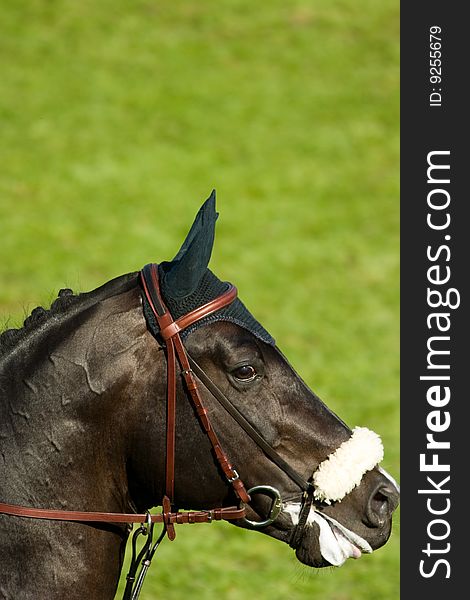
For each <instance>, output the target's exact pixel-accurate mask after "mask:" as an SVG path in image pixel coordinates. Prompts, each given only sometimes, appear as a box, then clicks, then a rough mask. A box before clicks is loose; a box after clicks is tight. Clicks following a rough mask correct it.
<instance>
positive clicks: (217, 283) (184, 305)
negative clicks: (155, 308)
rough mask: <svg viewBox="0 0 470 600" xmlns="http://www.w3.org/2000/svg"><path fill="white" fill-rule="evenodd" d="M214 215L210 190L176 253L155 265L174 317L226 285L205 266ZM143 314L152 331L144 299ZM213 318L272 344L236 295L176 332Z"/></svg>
mask: <svg viewBox="0 0 470 600" xmlns="http://www.w3.org/2000/svg"><path fill="white" fill-rule="evenodd" d="M218 216H219V215H218V213H217V212H216V210H215V190H213V191H212V193H211V195H210V197H209V198H208V199H207V200H206V202H204V204H203V205H202V207H201V208H200V210H199V212H198V213H197V215H196V218H195V220H194V223H193V224H192V226H191V229H190V231H189V233H188V235H187V236H186V239H185V241H184V242H183V245H182V246H181V249H180V250H179V252H178V254H177V255H176V256H175V258H174V259H173V260H172V261H171V262H163V263H160V265H159V267H158V275H159V278H160V286H161V292H162V295H163V300H164V302H165V304H166V305H167V307H168V309H169V311H170V313H171V315H172V317H173V319H175V320H176V319H178V318H179V317H181V316H183V315H185V314H187V313H189V312H190V311H192V310H195V309H196V308H199V307H200V306H202V305H203V304H206V302H210V301H211V300H213V299H214V298H217V297H218V296H220V295H221V294H222V293H223V292H225V291H226V290H227V289H228V287H229V284H228V283H227V282H225V281H221V280H220V279H219V278H218V277H217V276H216V275H214V273H212V271H211V270H210V269H208V267H207V265H208V264H209V259H210V257H211V253H212V247H213V244H214V236H215V222H216V220H217V217H218ZM144 313H145V316H146V319H147V321H148V322H149V324H150V325H151V327H152V329H153V330H154V331H155V329H158V328H157V324H156V322H155V317H154V316H153V313H152V311H151V310H150V307H149V306H148V303H147V301H146V300H144ZM215 321H230V322H231V323H235V324H236V325H239V326H240V327H243V328H244V329H247V330H248V331H250V332H251V333H252V334H253V335H255V336H256V337H257V338H258V339H260V340H262V341H263V342H266V343H267V344H271V345H274V343H275V342H274V339H273V338H272V337H271V336H270V335H269V333H268V332H267V331H266V330H265V329H264V327H263V326H262V325H261V324H260V323H258V321H257V320H256V319H255V318H254V317H253V315H252V314H251V313H250V312H249V311H248V310H247V308H246V307H245V305H244V304H243V302H241V301H240V300H239V299H238V298H236V299H235V300H234V301H233V302H232V303H231V304H230V305H228V306H226V307H224V308H222V309H220V310H218V311H217V312H216V313H214V314H213V315H210V316H208V317H205V318H204V319H201V320H200V321H197V322H196V323H194V324H193V325H191V326H190V327H188V328H187V329H185V330H184V331H182V332H181V334H180V335H181V337H182V338H183V339H184V338H185V337H186V336H187V335H188V334H189V333H191V332H192V331H194V330H195V329H198V328H199V327H202V326H203V325H206V324H207V323H213V322H215Z"/></svg>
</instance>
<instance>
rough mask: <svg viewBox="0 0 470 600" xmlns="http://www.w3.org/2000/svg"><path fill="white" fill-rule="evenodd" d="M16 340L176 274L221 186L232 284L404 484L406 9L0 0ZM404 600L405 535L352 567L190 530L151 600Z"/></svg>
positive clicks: (2, 160) (221, 247)
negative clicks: (101, 291) (38, 321)
mask: <svg viewBox="0 0 470 600" xmlns="http://www.w3.org/2000/svg"><path fill="white" fill-rule="evenodd" d="M0 7H1V11H0V25H1V35H0V48H1V51H0V67H1V73H2V83H1V88H0V118H1V121H0V122H1V138H0V139H1V143H0V165H1V166H0V315H1V318H0V326H15V325H18V324H19V323H21V321H22V319H23V318H24V316H25V315H26V314H27V313H29V312H30V310H31V309H32V308H34V307H35V306H36V305H38V304H43V305H48V304H49V303H50V302H51V300H52V299H53V298H54V296H55V295H56V293H57V291H58V289H59V288H61V287H72V288H73V289H74V290H76V291H84V290H89V289H92V288H94V287H96V286H98V285H100V284H101V283H103V282H105V281H107V280H109V279H111V278H112V277H114V276H116V275H119V274H121V273H125V272H129V271H133V270H136V269H138V268H139V267H140V266H142V265H143V264H145V263H147V262H150V261H159V260H163V259H169V258H171V257H172V256H173V255H174V254H175V253H176V251H177V250H178V248H179V244H180V242H181V241H182V239H183V237H184V235H185V233H186V231H187V228H188V226H189V225H190V223H191V222H192V219H193V216H194V214H195V212H196V211H197V209H198V208H199V205H200V203H201V202H202V201H203V200H204V199H205V198H206V197H207V195H208V194H209V192H210V190H211V189H212V188H213V187H215V188H217V191H218V209H219V211H220V213H221V216H220V219H219V222H218V230H217V238H216V249H215V252H214V256H213V260H212V263H211V265H212V268H213V270H214V271H215V272H216V273H217V274H218V275H219V276H220V277H221V278H225V279H228V280H232V281H233V282H234V283H236V284H237V286H238V288H239V290H240V295H241V298H242V299H243V301H244V302H245V303H246V305H247V306H248V307H249V308H250V309H251V310H252V312H253V313H254V314H255V315H256V316H257V317H258V319H259V320H260V321H261V322H262V323H263V324H264V325H265V326H266V328H267V329H268V330H269V331H270V332H271V333H272V334H273V336H274V337H275V338H276V339H277V341H278V344H279V346H280V347H281V348H282V350H283V351H284V353H285V354H286V355H287V356H288V357H289V359H290V361H291V362H292V363H293V364H294V365H295V367H296V368H297V370H298V371H299V373H300V374H301V375H302V377H303V378H304V379H305V380H306V381H307V383H308V384H309V385H310V386H311V387H312V388H313V389H314V390H315V391H316V392H317V393H318V394H319V395H320V396H321V397H322V398H323V399H324V400H325V401H326V402H327V404H328V405H329V406H330V407H331V408H332V409H333V410H334V411H335V412H336V413H338V414H339V415H340V416H341V417H342V418H343V419H344V420H345V421H346V422H347V423H348V424H349V425H351V426H354V425H366V426H368V427H370V428H372V429H374V430H376V431H377V432H379V433H380V434H381V435H382V436H383V440H384V444H385V449H386V455H385V460H384V463H383V465H384V467H385V468H386V469H387V470H389V471H390V472H391V473H392V474H393V475H395V476H398V469H399V444H398V423H399V404H398V390H399V387H398V382H399V355H398V348H399V345H398V341H399V330H398V325H399V324H398V320H399V306H398V299H399V280H398V278H399V262H398V260H399V258H398V244H399V237H398V235H399V231H398V222H399V209H398V192H399V182H398V159H399V145H398V134H399V132H398V117H399V103H398V82H399V72H398V66H399V47H398V41H399V31H398V28H399V5H398V2H396V1H395V0H393V1H392V0H382V2H375V1H372V0H359V1H357V0H356V1H354V0H331V1H330V2H328V3H326V2H320V1H319V0H316V1H315V0H314V1H312V0H296V1H293V2H289V3H286V2H282V1H280V0H271V1H270V2H266V3H264V4H260V3H252V2H248V1H247V0H234V1H229V0H223V1H221V0H219V1H218V2H216V1H215V0H210V1H206V2H195V1H194V0H191V1H186V2H184V1H182V0H176V1H173V2H169V1H166V2H155V1H153V0H135V1H134V2H125V1H124V0H114V1H112V2H111V1H110V0H101V1H100V2H92V1H90V0H81V2H72V1H71V0H50V1H47V2H46V1H45V0H17V1H15V2H10V1H8V0H0ZM247 595H250V596H253V597H256V598H260V599H261V600H265V599H266V600H267V599H269V600H280V599H292V600H303V599H307V598H308V599H310V598H315V597H320V595H321V596H322V598H325V599H326V600H352V599H354V600H356V599H358V598H360V599H361V600H396V599H397V598H398V597H399V527H398V518H397V519H396V520H395V526H394V533H393V536H392V538H391V541H390V542H389V543H388V544H387V545H386V546H385V547H384V548H382V549H381V550H379V551H377V552H376V553H374V554H373V555H372V556H366V557H364V558H362V559H361V560H360V561H348V564H346V565H345V566H344V567H342V568H341V569H337V570H333V569H327V570H322V571H315V570H311V569H307V568H306V567H305V568H304V567H302V566H300V565H299V564H298V563H297V561H296V560H295V557H294V555H293V553H292V551H291V550H290V549H289V548H287V547H286V546H285V545H282V544H281V543H279V542H277V541H275V540H272V539H270V538H267V537H265V536H263V535H260V534H257V533H253V532H246V531H241V530H238V529H236V528H234V527H232V526H230V525H228V524H227V525H225V524H214V525H212V526H210V527H209V526H204V525H200V526H194V527H189V526H187V527H183V526H182V527H180V528H179V530H178V537H177V540H176V541H175V542H174V543H173V544H171V543H168V542H166V543H164V544H163V545H162V547H161V549H160V550H159V552H158V554H157V558H156V562H155V565H154V566H153V567H152V570H151V572H150V574H149V576H148V580H147V582H146V585H145V588H144V592H143V594H142V600H151V599H155V598H159V597H162V596H164V597H165V598H168V599H169V600H180V599H183V598H187V597H188V596H190V597H192V598H197V599H201V600H212V599H215V598H226V599H228V600H238V599H241V598H245V597H246V596H247Z"/></svg>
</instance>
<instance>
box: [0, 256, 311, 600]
mask: <svg viewBox="0 0 470 600" xmlns="http://www.w3.org/2000/svg"><path fill="white" fill-rule="evenodd" d="M140 281H141V285H142V291H143V295H144V297H145V299H146V300H147V302H148V304H149V306H150V309H151V311H152V313H153V315H154V316H155V319H156V322H157V324H158V330H156V331H152V333H153V334H154V336H155V337H156V339H157V340H158V341H159V342H160V343H161V344H162V345H164V347H165V349H166V360H167V422H166V473H165V495H164V496H163V499H162V503H161V504H162V512H161V513H160V514H150V513H146V514H134V513H105V512H90V511H68V510H48V509H39V508H30V507H25V506H19V505H15V504H6V503H1V502H0V514H7V515H13V516H17V517H29V518H35V519H47V520H60V521H81V522H95V523H128V524H129V523H141V524H142V525H141V527H140V528H139V529H137V531H136V532H135V534H134V539H133V556H132V561H131V568H130V571H129V575H128V577H127V579H128V583H127V587H126V591H125V594H124V598H125V599H127V598H129V599H131V600H134V599H136V598H137V597H138V594H139V592H140V589H141V587H142V583H143V578H144V576H145V573H146V571H147V569H148V567H149V566H150V561H151V559H152V557H153V554H154V553H155V550H156V549H157V548H158V545H159V544H160V541H161V540H162V539H163V537H164V535H165V534H166V535H167V536H168V538H169V539H170V540H174V539H175V535H176V533H175V524H183V523H211V522H212V521H218V520H221V519H224V520H240V519H241V520H244V521H245V523H247V524H248V525H249V526H250V527H252V528H262V527H266V526H268V525H270V524H271V523H273V521H274V520H275V519H276V518H277V516H278V515H279V513H280V512H281V509H282V500H281V495H280V493H279V491H278V490H277V489H276V488H274V487H272V486H269V485H259V486H255V487H252V488H251V489H249V490H246V488H245V485H244V484H243V481H242V479H241V478H240V476H239V474H238V472H237V470H236V469H235V467H234V466H233V465H232V463H231V462H230V460H229V458H228V456H227V454H226V453H225V451H224V450H223V448H222V446H221V444H220V441H219V439H218V437H217V434H216V433H215V431H214V429H213V428H212V426H211V423H210V420H209V417H208V414H207V409H206V408H205V406H204V403H203V400H202V397H201V393H200V390H199V385H200V383H202V384H203V385H204V387H205V388H206V389H207V390H208V391H209V392H210V393H211V394H212V395H213V396H214V397H215V398H216V399H217V401H218V402H219V403H220V404H221V405H222V406H223V408H224V409H225V410H226V411H227V412H228V413H229V414H230V415H231V417H232V418H233V419H234V420H235V421H236V422H237V423H238V424H239V425H240V427H241V428H242V429H243V430H244V431H245V433H246V434H247V435H248V436H249V437H250V438H251V439H252V440H253V441H254V442H255V443H256V444H257V445H258V446H259V447H260V448H261V450H262V451H263V452H264V454H265V455H266V456H267V457H268V458H269V459H270V460H271V461H272V462H274V463H275V464H276V465H277V466H278V467H279V468H280V469H281V470H282V471H283V472H284V473H285V474H286V475H287V476H288V477H289V478H290V479H291V480H292V481H293V482H294V483H296V484H297V486H298V487H299V488H300V489H301V490H302V491H303V497H302V508H301V512H300V515H299V521H298V523H297V525H296V526H295V528H294V529H293V533H292V536H291V540H290V545H291V546H292V547H293V548H296V547H297V546H298V544H299V543H300V539H301V537H302V533H303V529H304V527H305V524H306V522H307V517H308V513H309V512H310V508H311V506H312V502H313V492H314V486H313V484H312V483H311V482H310V481H306V480H305V479H304V478H303V477H302V476H301V475H300V474H299V473H297V471H295V469H293V468H292V467H291V466H290V465H289V464H288V463H287V462H286V461H285V460H284V459H283V458H282V457H281V456H280V455H279V454H278V453H277V452H276V451H275V450H274V449H273V448H272V447H271V446H270V445H269V444H268V443H267V442H266V441H265V440H264V438H263V437H262V436H261V435H260V434H259V433H258V431H257V430H256V429H255V428H254V427H253V426H252V425H251V424H250V423H249V421H248V420H247V419H246V418H245V417H244V415H243V414H242V413H241V412H240V411H239V410H238V408H236V406H235V405H234V404H232V402H231V401H230V400H229V399H228V398H227V397H226V396H225V394H223V393H222V391H221V390H220V389H219V388H218V387H217V386H216V384H215V383H214V382H213V381H212V380H211V379H210V378H209V377H208V376H207V374H206V373H205V372H204V371H203V370H202V369H201V368H200V367H199V365H198V364H197V363H196V361H195V360H194V359H192V358H191V357H190V356H189V354H188V353H187V351H186V349H185V347H184V344H183V342H182V339H181V336H180V332H182V331H183V330H184V329H186V328H187V327H189V326H190V325H192V324H194V323H196V322H197V321H200V320H201V319H203V318H205V317H207V316H209V315H212V314H213V313H215V312H216V311H218V310H220V309H221V308H223V307H225V306H228V305H229V304H230V303H232V302H233V301H234V300H235V298H236V297H237V289H236V287H235V286H233V285H231V284H229V287H228V289H227V290H226V291H225V292H224V293H223V294H222V295H220V296H218V297H217V298H215V299H214V300H212V301H211V302H208V303H206V304H204V305H202V306H200V307H199V308H196V309H195V310H193V311H191V312H189V313H187V314H185V315H183V316H182V317H180V318H179V319H176V320H174V319H173V317H172V316H171V313H170V311H169V310H168V308H167V307H166V305H165V303H164V301H163V298H162V295H161V292H160V283H159V277H158V265H156V264H149V265H146V266H145V267H144V268H143V269H142V271H141V272H140ZM149 327H150V325H149ZM150 328H151V329H152V327H150ZM178 364H179V367H180V373H181V375H182V378H183V380H184V382H185V387H186V391H187V395H188V397H189V399H190V400H191V402H192V404H193V406H194V409H195V412H196V414H197V417H198V419H199V421H200V423H201V425H202V427H203V429H204V431H205V433H206V435H207V437H208V438H209V440H210V442H211V445H212V449H213V451H214V454H215V457H216V459H217V462H218V464H219V465H220V468H221V470H222V472H223V474H224V477H225V478H226V480H227V482H228V483H229V484H230V485H231V486H232V488H233V490H234V492H235V495H236V496H237V498H238V499H239V501H240V506H238V507H237V506H231V507H222V508H215V509H210V510H203V511H191V512H179V511H178V510H177V509H175V505H174V487H175V433H176V380H177V365H178ZM255 494H260V495H263V496H267V497H268V498H269V499H270V501H271V504H270V508H269V511H268V515H267V518H265V519H264V520H262V521H251V520H248V519H247V518H246V509H245V505H246V504H248V503H249V502H250V501H251V496H253V495H255ZM155 523H162V524H163V530H162V534H161V535H160V537H159V538H158V540H157V541H156V542H155V543H154V545H153V546H152V533H153V525H154V524H155ZM138 535H144V536H147V541H146V543H145V544H144V547H143V549H142V550H141V552H140V553H139V554H138V555H137V553H136V539H137V536H138ZM139 564H142V569H141V572H140V574H139V576H138V578H137V580H136V577H135V574H136V571H137V568H138V566H139Z"/></svg>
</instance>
